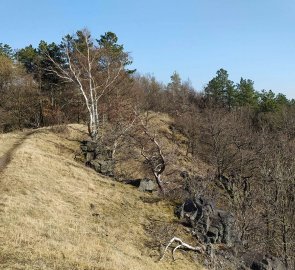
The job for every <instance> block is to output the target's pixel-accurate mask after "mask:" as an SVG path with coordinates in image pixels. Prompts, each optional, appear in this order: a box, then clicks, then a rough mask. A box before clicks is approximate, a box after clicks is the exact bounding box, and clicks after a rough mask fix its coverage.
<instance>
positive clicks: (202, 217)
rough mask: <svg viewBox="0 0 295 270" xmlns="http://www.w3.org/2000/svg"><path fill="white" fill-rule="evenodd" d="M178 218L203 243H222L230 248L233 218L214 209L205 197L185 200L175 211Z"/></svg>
mask: <svg viewBox="0 0 295 270" xmlns="http://www.w3.org/2000/svg"><path fill="white" fill-rule="evenodd" d="M176 214H177V215H178V216H179V218H181V219H184V220H185V221H186V223H187V225H189V226H190V227H191V228H193V231H194V234H195V235H196V236H197V237H198V238H199V239H200V240H202V241H203V242H205V243H213V244H215V243H223V244H226V245H228V246H231V244H232V242H233V232H232V230H233V222H234V219H233V216H232V215H231V214H230V213H228V212H225V211H221V210H219V209H216V208H215V207H214V205H213V203H212V202H211V201H210V200H208V199H207V198H205V197H202V196H195V197H194V198H191V199H187V200H186V201H185V202H184V203H183V204H182V205H181V206H180V207H179V208H178V209H177V210H176Z"/></svg>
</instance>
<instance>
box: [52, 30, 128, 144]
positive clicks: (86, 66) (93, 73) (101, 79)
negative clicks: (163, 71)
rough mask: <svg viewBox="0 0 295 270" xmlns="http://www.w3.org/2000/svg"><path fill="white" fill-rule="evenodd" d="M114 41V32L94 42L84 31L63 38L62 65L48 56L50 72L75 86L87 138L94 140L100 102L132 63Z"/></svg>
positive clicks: (97, 133) (121, 47)
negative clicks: (86, 121)
mask: <svg viewBox="0 0 295 270" xmlns="http://www.w3.org/2000/svg"><path fill="white" fill-rule="evenodd" d="M116 42H117V37H116V35H115V34H113V33H110V32H108V33H106V34H105V35H104V36H101V39H100V40H96V41H94V40H93V39H92V38H91V35H90V33H89V31H88V30H83V31H78V32H77V34H76V35H75V36H66V37H65V38H64V40H63V43H62V52H63V59H64V62H63V63H58V62H57V61H55V60H54V59H53V57H51V56H50V54H49V53H47V57H48V59H49V60H50V61H51V62H52V64H53V65H52V67H50V68H49V71H50V72H52V73H53V74H55V75H57V76H58V77H59V78H62V79H63V80H65V81H67V82H71V83H74V85H75V86H76V87H77V88H78V89H79V92H80V94H81V95H82V96H83V98H84V101H85V105H86V108H87V110H88V114H89V135H90V136H91V137H92V138H93V139H95V140H96V139H98V136H99V124H100V116H99V105H100V103H99V102H100V100H101V99H102V97H103V96H104V95H106V94H108V93H109V92H110V91H112V90H113V89H114V87H115V85H116V83H118V81H119V80H120V78H121V77H122V76H124V75H126V74H127V72H126V71H125V69H124V67H125V66H126V65H127V64H130V63H131V62H130V61H129V59H128V54H127V53H124V52H123V46H121V45H117V44H116Z"/></svg>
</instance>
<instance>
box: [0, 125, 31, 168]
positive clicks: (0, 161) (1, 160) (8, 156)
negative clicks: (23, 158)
mask: <svg viewBox="0 0 295 270" xmlns="http://www.w3.org/2000/svg"><path fill="white" fill-rule="evenodd" d="M35 132H36V131H35V130H34V131H28V132H26V133H24V135H23V137H22V138H20V139H18V140H17V141H16V142H15V143H13V145H12V147H11V148H10V149H9V150H8V151H7V152H6V153H5V154H4V155H2V156H0V173H1V172H3V171H4V170H5V168H6V167H7V166H8V164H9V163H10V162H11V160H12V158H13V154H14V153H15V151H16V150H17V149H18V148H20V146H21V145H22V144H23V143H24V141H25V140H26V139H28V138H29V137H30V136H31V135H33V134H34V133H35Z"/></svg>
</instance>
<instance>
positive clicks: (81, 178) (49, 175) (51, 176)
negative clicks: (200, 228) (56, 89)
mask: <svg viewBox="0 0 295 270" xmlns="http://www.w3.org/2000/svg"><path fill="white" fill-rule="evenodd" d="M82 129H83V128H82V126H79V125H71V126H70V127H69V133H68V134H67V135H64V134H56V133H53V132H52V131H50V129H40V130H37V131H36V132H35V133H34V134H31V135H29V136H27V137H26V136H25V133H14V134H5V135H0V157H1V156H3V155H4V154H5V153H7V151H9V149H11V147H13V146H14V145H17V143H18V142H21V144H20V145H17V147H15V149H14V151H13V152H12V155H11V159H10V162H9V163H8V164H7V166H6V167H5V168H3V170H0V269H122V270H124V269H126V270H127V269H155V270H157V269H200V268H198V266H197V265H196V263H194V262H193V260H191V259H190V258H188V256H187V255H182V254H181V253H178V255H177V257H178V258H180V259H181V260H177V261H175V262H173V263H171V259H170V258H169V256H168V255H167V257H166V258H165V260H164V261H163V262H160V263H159V262H156V261H157V259H158V254H157V253H156V254H154V251H155V250H152V249H150V248H149V247H147V246H146V245H145V243H146V242H148V240H149V238H150V237H151V236H149V235H148V234H147V233H146V231H145V229H144V228H145V225H148V224H149V218H155V219H161V220H163V221H171V220H172V219H173V209H172V207H171V206H169V205H168V204H166V203H164V202H158V203H154V204H150V203H145V202H144V200H142V199H141V197H142V196H144V197H149V196H150V195H148V194H143V193H139V192H138V191H137V190H135V189H134V188H133V187H130V186H126V185H122V184H120V183H117V182H113V181H112V180H110V179H108V178H106V177H102V176H99V175H97V174H96V173H95V172H94V171H92V170H90V169H88V168H86V167H84V166H83V165H82V164H79V163H78V162H76V161H75V160H74V152H75V150H77V148H78V147H79V143H78V141H77V139H80V138H81V136H82V133H81V130H82ZM0 166H1V165H0ZM3 167H4V165H3ZM0 169H1V168H0ZM153 254H154V255H156V256H152V255H153Z"/></svg>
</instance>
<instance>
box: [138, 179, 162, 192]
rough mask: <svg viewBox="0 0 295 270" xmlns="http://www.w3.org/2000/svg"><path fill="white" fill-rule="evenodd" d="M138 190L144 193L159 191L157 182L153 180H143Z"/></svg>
mask: <svg viewBox="0 0 295 270" xmlns="http://www.w3.org/2000/svg"><path fill="white" fill-rule="evenodd" d="M138 189H139V190H140V191H144V192H153V191H156V190H157V187H156V185H155V182H154V181H152V180H151V179H142V180H141V181H140V185H139V187H138Z"/></svg>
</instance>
